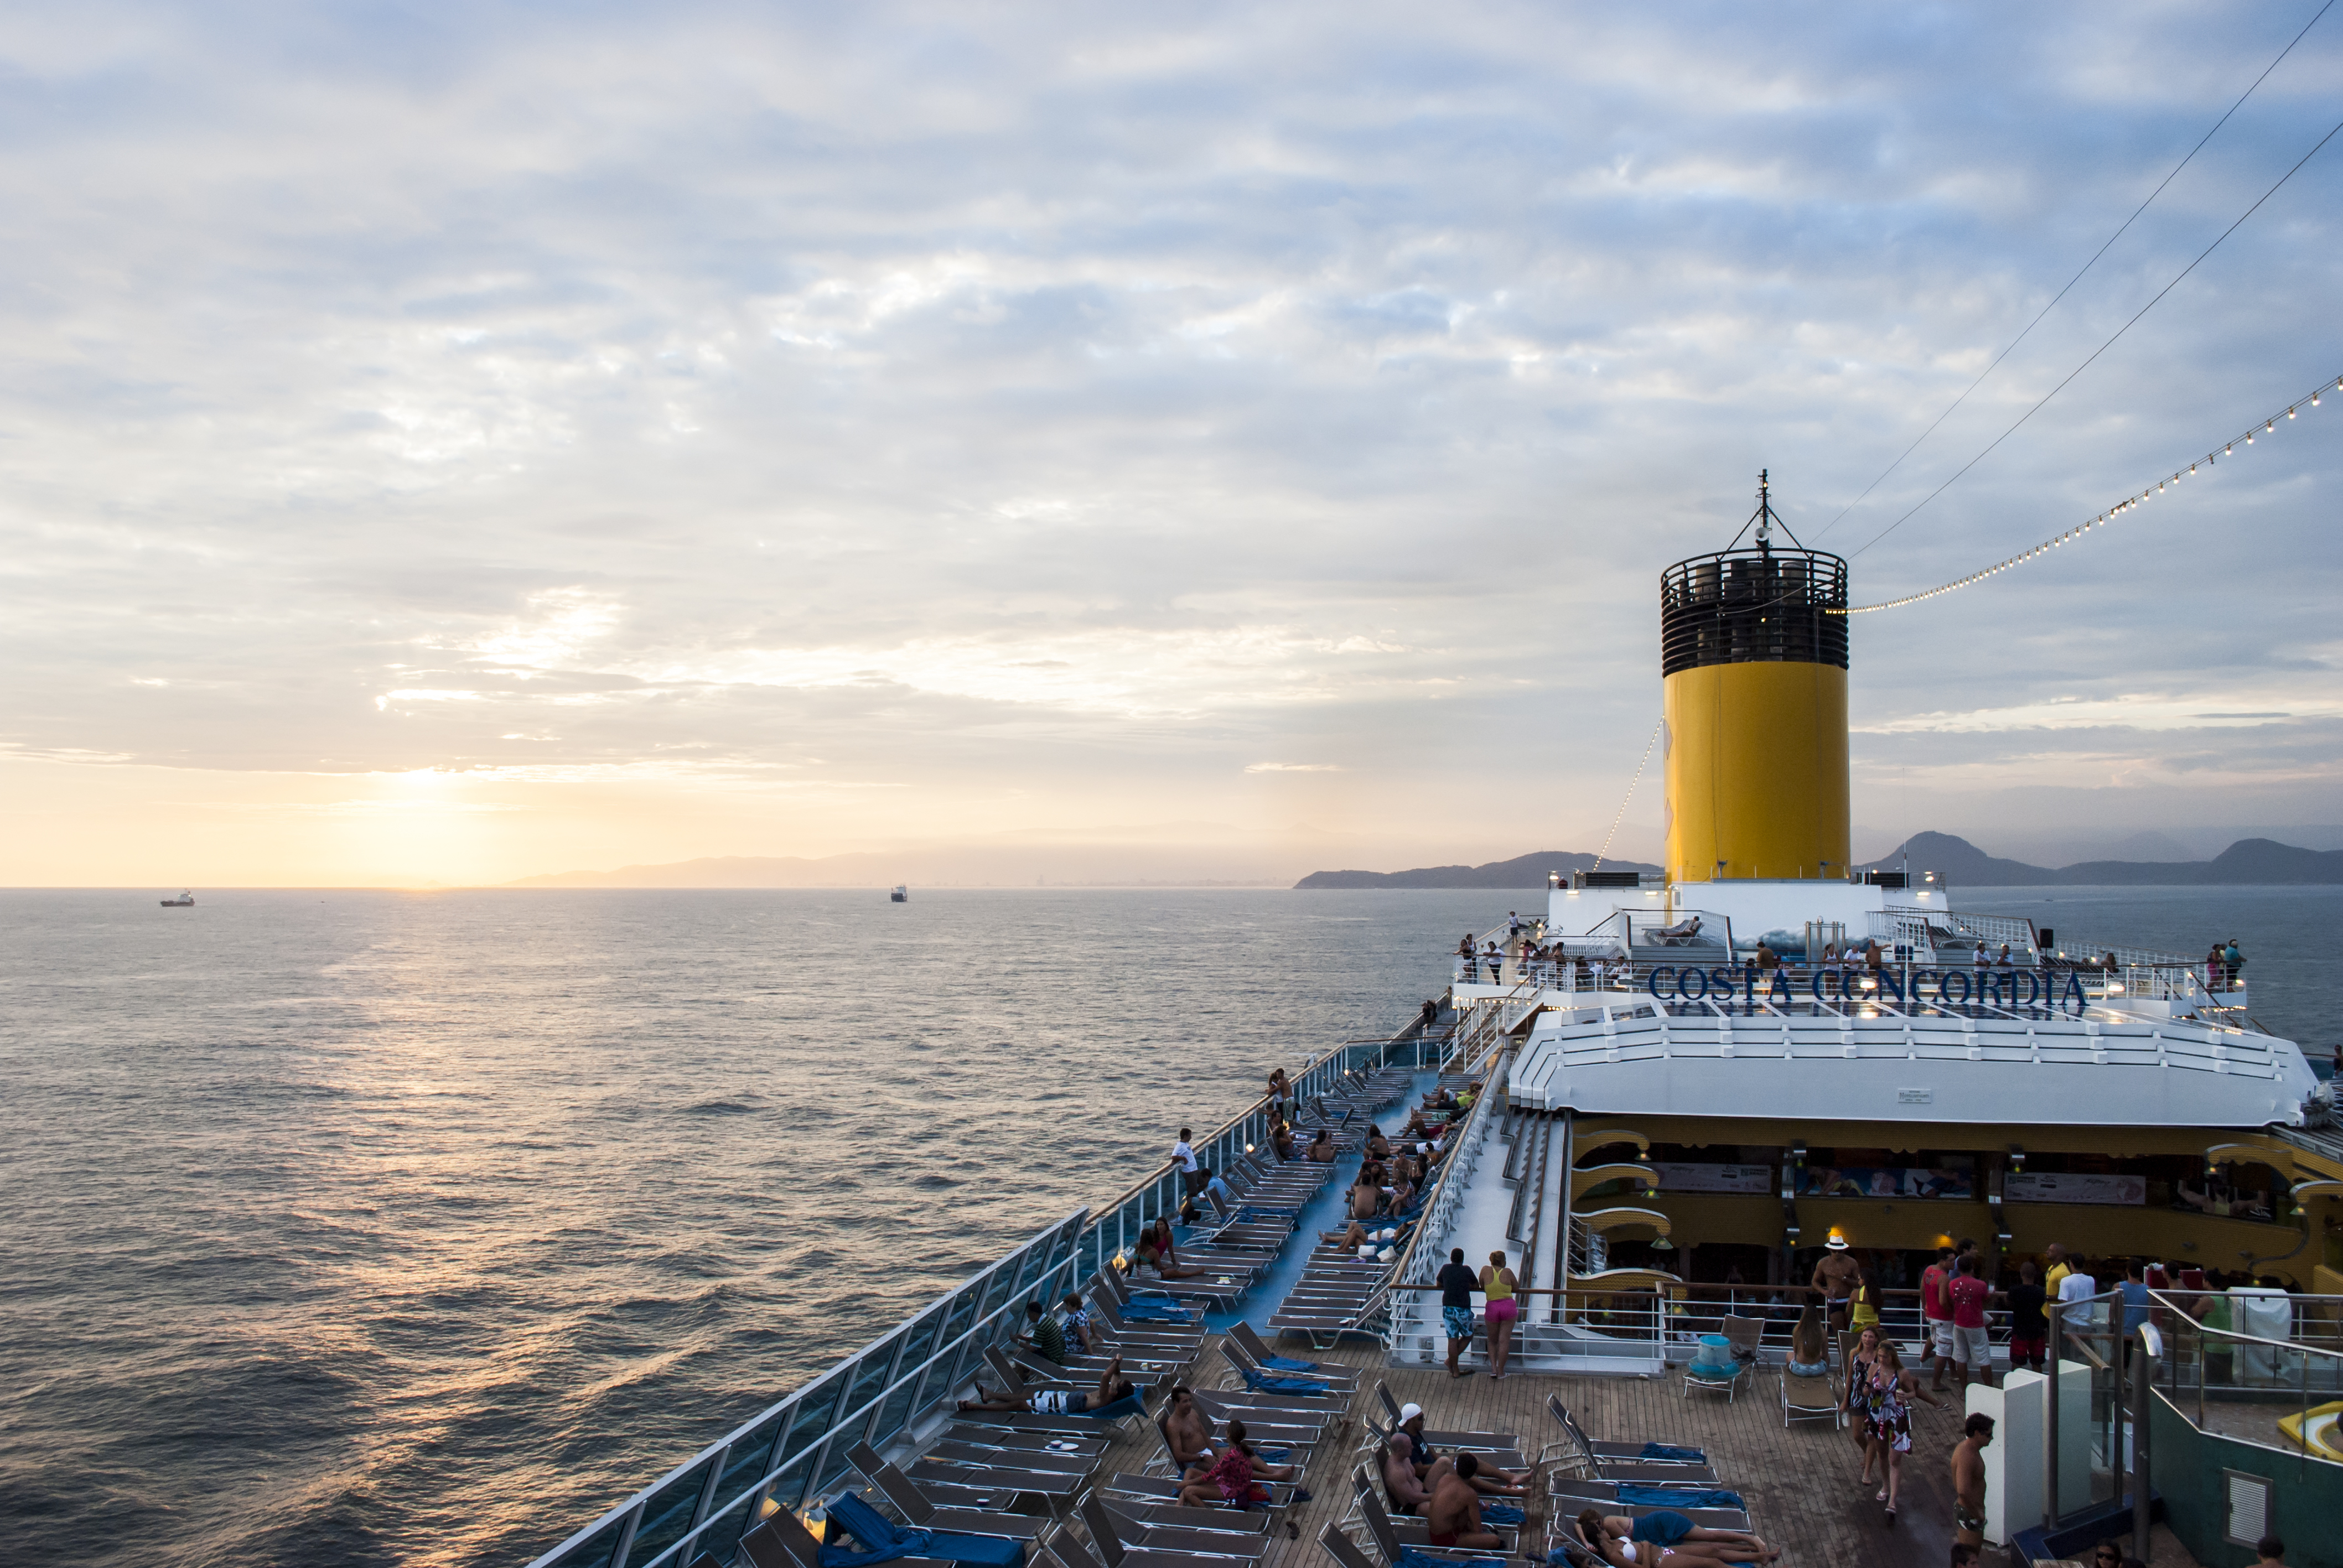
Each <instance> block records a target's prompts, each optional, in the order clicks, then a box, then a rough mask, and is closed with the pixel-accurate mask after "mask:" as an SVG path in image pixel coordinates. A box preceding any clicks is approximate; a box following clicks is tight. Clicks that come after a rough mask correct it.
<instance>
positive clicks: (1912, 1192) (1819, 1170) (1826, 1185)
mask: <svg viewBox="0 0 2343 1568" xmlns="http://www.w3.org/2000/svg"><path fill="white" fill-rule="evenodd" d="M1798 1196H1799V1197H1801V1198H1975V1197H1976V1181H1974V1180H1973V1179H1972V1178H1971V1176H1970V1175H1969V1173H1968V1172H1967V1171H1923V1170H1917V1169H1906V1168H1904V1167H1900V1166H1877V1167H1872V1166H1861V1165H1848V1166H1845V1167H1842V1168H1839V1169H1835V1170H1834V1169H1833V1168H1831V1167H1829V1166H1827V1165H1809V1166H1807V1167H1806V1169H1805V1179H1804V1180H1803V1181H1800V1182H1799V1183H1798Z"/></svg>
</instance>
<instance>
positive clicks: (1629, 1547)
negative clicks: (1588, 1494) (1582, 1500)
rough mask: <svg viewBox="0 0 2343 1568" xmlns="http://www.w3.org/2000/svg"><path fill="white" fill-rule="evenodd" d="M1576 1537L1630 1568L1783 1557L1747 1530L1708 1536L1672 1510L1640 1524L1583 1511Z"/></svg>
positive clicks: (1691, 1567)
mask: <svg viewBox="0 0 2343 1568" xmlns="http://www.w3.org/2000/svg"><path fill="white" fill-rule="evenodd" d="M1578 1537H1579V1539H1580V1540H1582V1541H1584V1542H1585V1543H1586V1544H1587V1547H1588V1549H1589V1550H1591V1551H1593V1552H1594V1553H1595V1554H1596V1555H1597V1556H1599V1557H1601V1558H1602V1559H1603V1561H1604V1562H1605V1563H1614V1564H1624V1565H1626V1568H1701V1565H1703V1564H1706V1563H1771V1562H1773V1561H1774V1560H1775V1558H1777V1557H1779V1556H1780V1555H1781V1553H1779V1552H1776V1551H1775V1550H1774V1549H1773V1548H1772V1547H1770V1546H1768V1545H1766V1544H1765V1543H1764V1542H1763V1541H1760V1540H1758V1539H1757V1537H1755V1535H1752V1534H1750V1533H1748V1532H1747V1531H1745V1530H1710V1529H1707V1528H1705V1527H1704V1526H1702V1525H1697V1524H1694V1523H1693V1522H1692V1521H1691V1520H1689V1519H1687V1518H1685V1517H1684V1515H1683V1514H1681V1513H1677V1512H1676V1511H1675V1510H1674V1509H1673V1508H1662V1509H1657V1510H1655V1511H1654V1512H1653V1513H1646V1514H1644V1516H1643V1517H1642V1518H1641V1519H1627V1518H1624V1517H1622V1516H1620V1515H1618V1514H1605V1513H1604V1512H1603V1511H1602V1510H1601V1509H1599V1508H1589V1509H1585V1510H1583V1511H1582V1512H1581V1513H1579V1515H1578Z"/></svg>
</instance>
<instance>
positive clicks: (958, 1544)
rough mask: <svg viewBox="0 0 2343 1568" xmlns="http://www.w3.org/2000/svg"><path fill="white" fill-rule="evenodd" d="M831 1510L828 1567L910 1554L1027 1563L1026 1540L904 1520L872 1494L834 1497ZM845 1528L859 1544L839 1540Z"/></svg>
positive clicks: (1018, 1566)
mask: <svg viewBox="0 0 2343 1568" xmlns="http://www.w3.org/2000/svg"><path fill="white" fill-rule="evenodd" d="M829 1514H830V1534H831V1537H832V1538H831V1539H830V1541H829V1542H827V1543H824V1544H823V1546H822V1547H821V1549H820V1554H821V1559H822V1562H823V1564H824V1568H857V1565H858V1563H860V1562H870V1563H874V1564H875V1563H889V1562H894V1561H896V1560H897V1559H899V1558H900V1557H902V1556H905V1555H910V1556H924V1557H928V1558H931V1559H933V1560H935V1561H938V1562H942V1563H963V1564H966V1565H968V1568H1025V1543H1024V1542H1022V1541H1019V1540H1015V1539H1012V1538H1011V1537H1009V1536H1005V1535H968V1534H962V1533H960V1532H958V1531H946V1530H927V1529H920V1528H917V1527H910V1526H904V1525H899V1524H897V1523H895V1522H894V1521H893V1520H891V1519H889V1518H888V1517H887V1516H886V1515H885V1514H883V1513H880V1512H879V1510H878V1509H877V1507H875V1506H874V1505H873V1504H872V1503H871V1502H870V1499H869V1498H867V1497H862V1496H860V1495H858V1494H857V1493H851V1492H850V1493H842V1494H840V1496H837V1497H834V1498H832V1499H830V1507H829ZM841 1529H842V1530H844V1531H845V1532H846V1533H848V1534H850V1535H851V1536H853V1537H854V1540H855V1543H856V1544H855V1545H853V1546H852V1547H848V1546H847V1545H846V1544H845V1543H843V1542H840V1541H839V1540H837V1539H836V1535H837V1533H838V1531H840V1530H841Z"/></svg>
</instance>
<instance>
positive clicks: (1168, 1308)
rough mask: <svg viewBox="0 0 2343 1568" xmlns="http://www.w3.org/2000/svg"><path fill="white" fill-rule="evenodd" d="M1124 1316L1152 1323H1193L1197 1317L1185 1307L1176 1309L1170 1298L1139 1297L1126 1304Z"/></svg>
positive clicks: (1123, 1310) (1123, 1309)
mask: <svg viewBox="0 0 2343 1568" xmlns="http://www.w3.org/2000/svg"><path fill="white" fill-rule="evenodd" d="M1121 1312H1122V1315H1123V1316H1124V1317H1126V1318H1137V1319H1143V1320H1145V1321H1146V1322H1151V1323H1192V1322H1195V1321H1196V1316H1195V1314H1194V1313H1193V1312H1190V1311H1189V1310H1188V1309H1187V1308H1185V1307H1175V1306H1173V1305H1172V1298H1171V1297H1169V1296H1161V1297H1157V1296H1138V1297H1134V1298H1132V1299H1131V1301H1130V1302H1126V1303H1124V1305H1123V1307H1122V1309H1121Z"/></svg>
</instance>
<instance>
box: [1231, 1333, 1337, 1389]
mask: <svg viewBox="0 0 2343 1568" xmlns="http://www.w3.org/2000/svg"><path fill="white" fill-rule="evenodd" d="M1220 1350H1221V1359H1222V1361H1225V1362H1228V1363H1229V1365H1231V1366H1232V1367H1234V1368H1235V1369H1236V1370H1237V1375H1238V1376H1240V1377H1242V1379H1243V1380H1244V1385H1245V1387H1247V1388H1249V1389H1252V1391H1253V1392H1256V1393H1283V1394H1292V1395H1295V1396H1297V1397H1300V1398H1304V1399H1307V1398H1313V1397H1322V1396H1324V1395H1333V1394H1339V1395H1341V1396H1342V1397H1344V1398H1346V1399H1347V1398H1348V1397H1349V1396H1350V1394H1351V1393H1352V1392H1353V1390H1355V1389H1356V1388H1357V1387H1358V1381H1359V1374H1358V1373H1357V1372H1353V1371H1352V1370H1350V1369H1349V1368H1347V1367H1344V1368H1340V1369H1337V1370H1335V1371H1332V1372H1272V1371H1271V1370H1270V1369H1268V1368H1267V1367H1262V1366H1257V1365H1255V1364H1253V1362H1252V1357H1250V1356H1248V1355H1246V1354H1245V1352H1244V1347H1243V1346H1242V1345H1241V1344H1239V1343H1238V1342H1236V1341H1235V1340H1232V1339H1223V1340H1222V1341H1221V1345H1220ZM1313 1391H1314V1392H1313Z"/></svg>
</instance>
